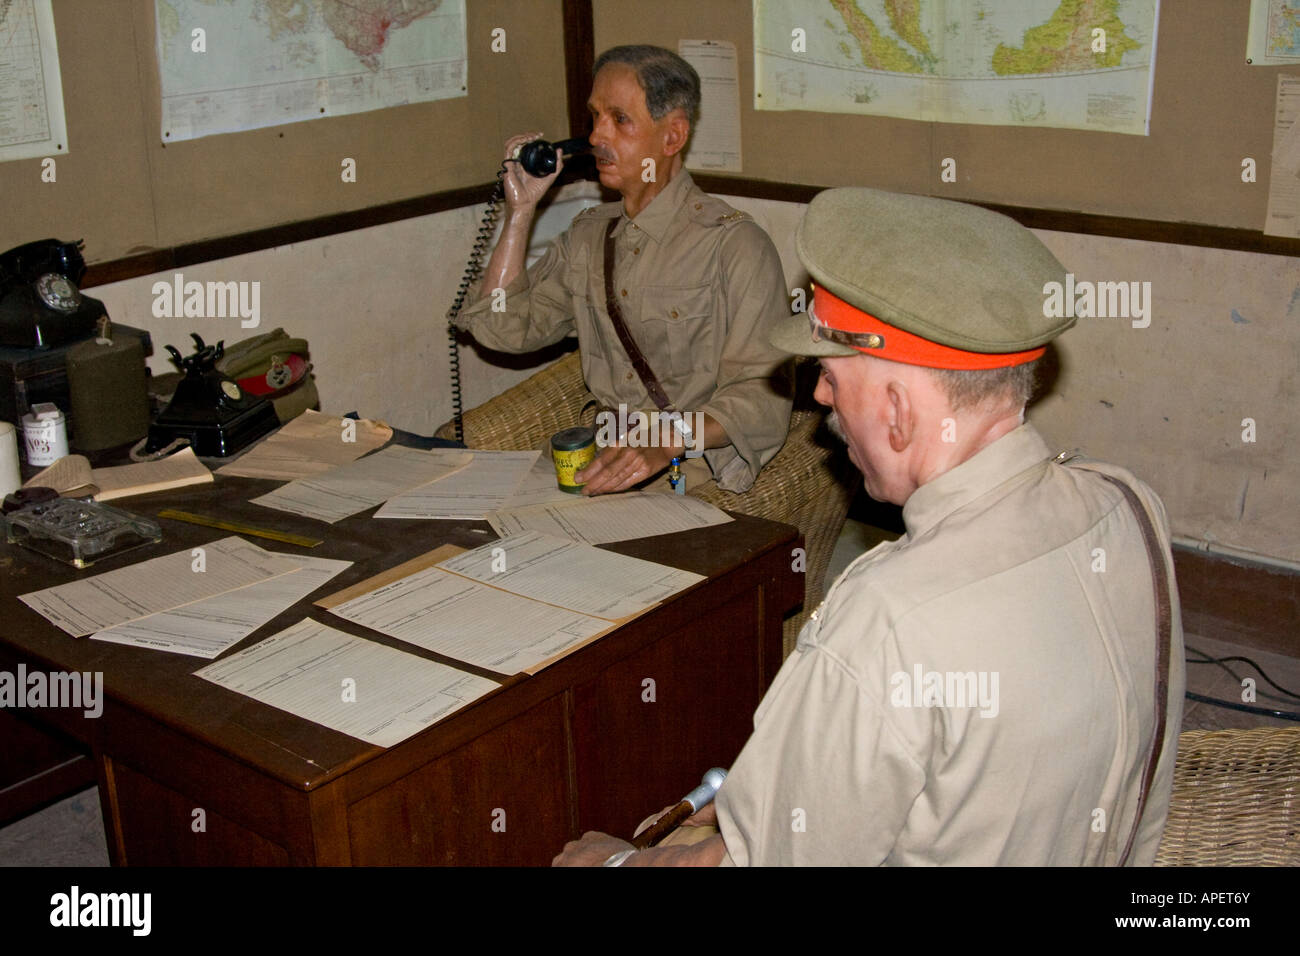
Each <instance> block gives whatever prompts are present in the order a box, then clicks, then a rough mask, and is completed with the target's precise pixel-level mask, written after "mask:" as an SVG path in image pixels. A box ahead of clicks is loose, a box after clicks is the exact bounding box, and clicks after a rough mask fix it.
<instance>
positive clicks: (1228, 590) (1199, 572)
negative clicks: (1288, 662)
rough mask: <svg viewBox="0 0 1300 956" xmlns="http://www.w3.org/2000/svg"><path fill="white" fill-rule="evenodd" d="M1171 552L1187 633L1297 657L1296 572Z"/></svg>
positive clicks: (1299, 577) (1299, 606)
mask: <svg viewBox="0 0 1300 956" xmlns="http://www.w3.org/2000/svg"><path fill="white" fill-rule="evenodd" d="M1173 550H1174V576H1175V578H1176V580H1177V581H1178V597H1179V602H1180V603H1181V605H1182V609H1183V630H1184V631H1185V632H1186V633H1187V634H1190V635H1197V634H1200V635H1204V636H1206V637H1212V638H1215V639H1216V640H1221V641H1230V642H1232V643H1235V644H1243V645H1246V646H1248V647H1253V648H1256V649H1258V650H1262V651H1271V652H1273V653H1274V654H1284V655H1286V656H1288V657H1296V658H1300V574H1295V573H1293V572H1290V571H1286V570H1283V569H1280V568H1273V567H1269V566H1267V565H1261V564H1247V563H1245V562H1237V561H1228V560H1224V559H1223V558H1219V557H1215V556H1214V555H1209V554H1205V553H1203V552H1200V551H1195V550H1192V549H1190V548H1182V547H1175V548H1174V549H1173ZM1188 643H1191V644H1195V643H1196V642H1195V640H1193V639H1192V638H1190V637H1189V638H1188Z"/></svg>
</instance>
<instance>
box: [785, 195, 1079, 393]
mask: <svg viewBox="0 0 1300 956" xmlns="http://www.w3.org/2000/svg"><path fill="white" fill-rule="evenodd" d="M795 248H796V250H797V251H798V253H799V258H800V260H801V261H802V262H803V264H804V266H805V267H807V269H808V272H809V274H810V275H811V276H812V278H813V282H814V292H813V302H812V305H811V307H810V309H809V317H808V319H810V320H811V325H812V327H811V328H810V325H809V321H808V319H805V318H804V317H803V316H798V317H796V318H795V319H793V320H791V321H790V322H789V323H783V324H782V325H781V327H780V328H779V329H778V331H776V332H775V333H773V335H772V342H773V344H774V345H776V346H778V347H779V348H782V349H784V350H786V351H788V352H792V353H795V354H800V355H853V354H855V352H866V353H867V354H874V355H878V356H879V357H881V358H887V359H892V360H894V361H901V362H908V363H909V364H916V365H928V366H932V367H937V368H997V367H1003V366H1008V365H1016V364H1020V363H1021V362H1027V361H1031V360H1032V359H1034V358H1037V357H1038V356H1039V355H1041V354H1042V348H1043V347H1044V346H1045V345H1046V343H1047V342H1049V341H1051V340H1052V339H1054V338H1055V337H1056V336H1058V335H1059V334H1061V333H1062V332H1064V331H1065V330H1066V329H1068V328H1069V327H1070V326H1071V325H1073V324H1074V318H1073V316H1070V317H1062V318H1056V317H1048V316H1046V315H1044V308H1043V303H1044V301H1045V298H1046V294H1045V291H1044V286H1045V285H1046V284H1047V283H1049V282H1064V281H1065V273H1066V270H1065V267H1064V266H1063V265H1061V263H1060V262H1059V261H1058V260H1057V258H1056V257H1055V256H1054V255H1052V253H1051V252H1050V251H1049V250H1048V248H1047V247H1046V246H1045V245H1043V243H1042V242H1041V241H1039V239H1038V237H1037V236H1035V235H1034V234H1033V233H1032V232H1030V231H1029V230H1028V229H1026V228H1025V227H1024V226H1021V225H1020V224H1019V223H1017V222H1016V221H1015V220H1013V219H1010V218H1008V217H1007V216H1003V215H1000V214H998V213H995V212H990V211H989V210H987V209H982V208H980V207H979V206H972V205H970V204H968V203H960V202H953V201H950V200H946V199H930V198H928V197H925V196H909V195H905V194H902V193H890V192H884V191H882V190H878V189H866V188H858V187H846V188H839V189H827V190H825V191H823V192H821V193H818V194H817V196H815V197H814V198H813V200H812V202H811V203H809V205H808V209H807V211H806V212H805V213H804V217H803V220H802V221H801V222H800V223H799V229H798V232H797V233H796V237H795ZM814 328H815V329H817V330H818V331H819V332H820V333H822V334H820V335H819V336H816V337H814V335H813V334H812V332H813V329H814ZM837 332H840V333H848V334H847V335H844V334H839V335H837V334H836V333H837ZM850 341H851V342H852V344H849V343H850Z"/></svg>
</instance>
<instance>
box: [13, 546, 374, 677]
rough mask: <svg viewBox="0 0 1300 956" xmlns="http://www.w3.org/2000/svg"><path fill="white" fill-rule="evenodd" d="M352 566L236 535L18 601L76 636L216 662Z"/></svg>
mask: <svg viewBox="0 0 1300 956" xmlns="http://www.w3.org/2000/svg"><path fill="white" fill-rule="evenodd" d="M351 563H352V562H350V561H330V560H326V559H323V558H300V557H295V556H291V555H287V554H275V553H273V552H270V551H266V550H263V549H262V548H259V547H258V546H257V545H255V544H250V543H249V542H247V541H245V540H243V539H242V538H237V537H230V538H222V539H221V540H219V541H213V542H212V543H210V544H205V545H203V546H202V547H199V548H188V549H186V550H184V551H178V552H176V553H175V554H169V555H164V556H162V557H158V558H153V559H151V560H149V561H142V562H140V563H139V564H133V565H131V566H130V567H125V568H119V569H118V570H116V571H108V572H106V573H104V574H97V575H94V576H92V577H88V578H82V579H81V580H78V581H71V582H69V583H67V584H60V585H58V586H57V587H52V588H46V589H44V590H42V591H33V592H31V593H29V594H24V595H22V596H21V597H20V598H19V600H21V601H22V602H23V603H24V604H26V605H27V606H28V607H30V608H32V609H33V610H34V611H36V612H38V613H39V614H41V615H42V616H44V617H45V618H46V619H47V620H49V621H50V622H52V623H53V624H55V625H57V626H58V627H60V628H62V629H63V630H64V631H66V632H67V633H68V634H71V635H72V636H73V637H84V636H85V635H87V634H89V635H91V636H92V637H94V638H96V639H98V640H105V641H113V642H115V643H118V644H134V645H136V646H138V647H149V648H154V649H157V650H165V651H174V652H176V653H178V654H190V655H193V656H195V657H206V658H213V657H216V656H217V655H218V654H220V653H221V652H222V651H225V650H226V649H227V648H229V647H231V646H233V645H234V644H237V643H238V642H239V641H242V640H243V639H244V638H245V637H247V636H248V635H249V634H251V633H252V632H253V631H255V630H257V629H258V628H259V627H261V626H262V625H263V624H265V623H267V622H268V621H270V620H271V619H272V618H274V617H275V616H276V615H277V614H279V613H280V612H282V611H284V610H285V609H286V608H288V607H290V606H292V605H293V604H295V603H296V602H298V601H300V600H302V599H303V598H305V597H306V596H307V595H309V594H311V592H313V591H315V590H316V589H317V588H319V587H321V586H323V585H324V584H326V583H327V582H328V581H330V580H331V579H332V578H333V577H334V576H335V575H336V574H338V573H339V572H341V571H343V570H344V569H345V568H347V567H349V566H351Z"/></svg>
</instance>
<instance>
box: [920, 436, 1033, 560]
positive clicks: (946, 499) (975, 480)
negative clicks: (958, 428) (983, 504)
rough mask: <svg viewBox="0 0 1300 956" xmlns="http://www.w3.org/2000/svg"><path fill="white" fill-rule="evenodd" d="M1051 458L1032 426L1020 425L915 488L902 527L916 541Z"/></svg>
mask: <svg viewBox="0 0 1300 956" xmlns="http://www.w3.org/2000/svg"><path fill="white" fill-rule="evenodd" d="M1050 457H1051V450H1050V449H1049V448H1048V447H1047V442H1045V441H1043V436H1042V435H1040V434H1039V433H1038V430H1037V429H1036V428H1034V426H1033V425H1029V424H1025V425H1021V426H1020V427H1019V428H1016V429H1015V430H1013V431H1010V432H1007V434H1005V435H1003V436H1002V437H1001V438H999V439H998V440H997V441H995V442H994V443H993V444H991V445H989V446H988V447H986V448H981V449H980V450H979V451H978V452H977V453H976V454H975V455H974V456H973V457H971V458H968V459H967V460H966V461H964V462H962V463H961V464H960V465H958V466H957V467H956V468H951V469H949V470H948V471H946V472H944V473H943V474H942V475H940V476H939V477H938V478H936V479H934V481H931V482H929V483H927V484H924V485H922V486H921V487H920V488H917V489H916V491H914V492H912V497H910V498H908V499H907V503H906V504H904V505H903V524H904V525H906V526H907V535H908V537H909V538H915V537H916V536H917V535H920V534H923V533H924V532H926V531H928V530H929V529H930V528H933V527H934V526H935V525H936V524H938V523H939V522H940V521H942V520H943V519H944V518H946V517H947V516H948V515H950V514H952V513H953V512H954V511H956V510H957V509H958V508H961V507H963V506H965V505H967V504H970V502H972V501H974V500H975V499H976V498H978V497H979V496H980V495H983V494H985V493H987V492H989V491H992V490H993V489H994V488H996V487H997V486H998V485H1000V484H1002V483H1003V482H1004V481H1006V480H1007V479H1009V478H1014V477H1015V476H1016V475H1018V474H1020V473H1021V472H1022V471H1024V470H1025V469H1027V468H1032V467H1033V466H1034V465H1037V464H1039V463H1040V462H1043V461H1046V460H1047V459H1048V458H1050Z"/></svg>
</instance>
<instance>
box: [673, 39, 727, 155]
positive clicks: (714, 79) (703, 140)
mask: <svg viewBox="0 0 1300 956" xmlns="http://www.w3.org/2000/svg"><path fill="white" fill-rule="evenodd" d="M677 53H678V55H679V56H681V58H682V59H683V60H685V61H686V62H687V63H689V64H690V65H691V66H693V67H695V72H696V73H698V74H699V75H700V118H699V122H697V123H696V124H695V128H694V129H692V130H691V142H690V146H689V147H688V149H687V153H686V167H687V168H688V169H703V170H709V171H712V172H728V173H739V172H742V171H743V167H742V164H741V155H740V75H739V71H738V68H737V65H736V44H734V43H731V42H729V41H727V40H679V41H677Z"/></svg>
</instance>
